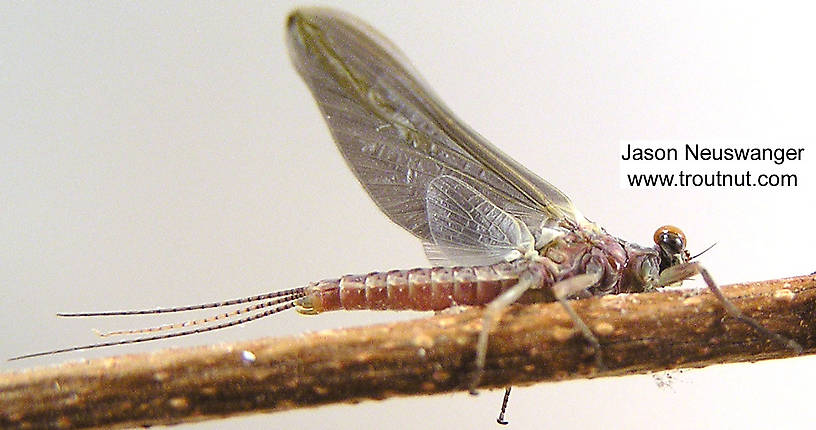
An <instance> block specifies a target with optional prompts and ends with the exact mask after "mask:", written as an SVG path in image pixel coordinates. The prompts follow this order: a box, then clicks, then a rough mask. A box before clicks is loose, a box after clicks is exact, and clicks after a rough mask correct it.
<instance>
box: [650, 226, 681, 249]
mask: <svg viewBox="0 0 816 430" xmlns="http://www.w3.org/2000/svg"><path fill="white" fill-rule="evenodd" d="M654 242H655V244H656V245H662V244H666V243H668V242H673V243H674V244H676V245H679V246H680V249H684V248H685V247H686V235H685V234H684V233H683V230H680V229H679V228H677V227H675V226H673V225H664V226H662V227H660V228H658V229H657V230H655V234H654ZM678 242H679V243H678Z"/></svg>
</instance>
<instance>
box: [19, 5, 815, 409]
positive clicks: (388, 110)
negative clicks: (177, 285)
mask: <svg viewBox="0 0 816 430" xmlns="http://www.w3.org/2000/svg"><path fill="white" fill-rule="evenodd" d="M287 43H288V47H289V52H290V57H291V60H292V62H293V64H294V66H295V68H296V69H297V71H298V73H299V74H300V75H301V77H302V78H303V80H304V81H305V82H306V84H307V86H308V87H309V89H310V90H311V92H312V95H313V96H314V99H315V100H316V102H317V104H318V106H319V108H320V110H321V112H322V114H323V117H324V119H325V120H326V122H327V124H328V126H329V129H330V131H331V134H332V136H333V138H334V140H335V143H336V144H337V147H338V149H339V150H340V153H341V154H342V155H343V157H344V158H345V160H346V162H347V164H348V166H349V168H350V169H351V170H352V171H353V172H354V174H355V176H356V177H357V179H358V180H359V182H360V183H361V184H362V186H363V188H364V189H365V190H366V192H367V193H368V194H369V196H370V197H371V198H372V199H373V200H374V202H375V203H376V204H377V206H378V207H379V208H380V210H381V211H382V212H383V213H385V214H386V215H387V216H388V217H389V218H390V219H391V220H392V221H393V222H394V223H396V224H398V225H400V226H402V227H403V228H405V229H406V230H408V231H409V232H411V233H412V234H413V235H414V236H416V237H417V238H418V239H420V240H421V241H422V243H423V245H424V247H425V252H426V255H427V256H428V258H429V260H430V261H431V263H432V266H433V267H429V268H419V269H411V270H392V271H388V272H373V273H368V274H360V275H346V276H342V277H339V278H336V279H329V280H323V281H319V282H313V283H310V284H308V285H305V286H301V287H296V288H291V289H288V290H282V291H275V292H272V293H267V294H261V295H257V296H253V297H246V298H241V299H235V300H230V301H224V302H216V303H208V304H201V305H193V306H185V307H174V308H165V309H151V310H136V311H115V312H89V313H68V314H61V315H62V316H103V315H134V314H155V313H170V312H180V311H185V310H194V309H206V308H216V307H223V306H228V305H242V304H243V305H244V307H241V308H239V309H237V310H233V311H230V312H225V313H222V314H219V315H216V316H213V317H210V318H204V319H201V320H195V321H186V322H183V323H177V324H168V325H164V326H157V327H151V328H146V329H137V330H127V331H118V332H112V333H107V334H105V335H139V334H141V335H143V337H135V338H131V339H126V340H116V341H111V342H105V343H97V344H93V345H84V346H77V347H70V348H65V349H59V350H54V351H48V352H41V353H34V354H28V355H24V356H21V357H16V358H27V357H33V356H41V355H48V354H54V353H61V352H68V351H78V350H85V349H90V348H96V347H102V346H112V345H122V344H128V343H136V342H144V341H149V340H157V339H166V338H170V337H176V336H183V335H188V334H193V333H199V332H202V331H208V330H213V329H218V328H224V327H229V326H234V325H238V324H242V323H245V322H249V321H252V320H257V319H260V318H263V317H266V316H269V315H272V314H276V313H279V312H282V311H284V310H288V309H297V310H298V311H300V312H303V313H321V312H326V311H332V310H341V309H346V310H354V309H381V310H399V309H414V310H426V311H429V310H441V309H445V308H448V307H452V306H458V305H479V306H485V310H484V313H483V317H482V329H481V331H480V333H479V335H478V338H476V339H474V347H475V353H474V354H475V357H474V365H473V373H472V379H471V380H470V382H469V385H468V388H469V389H470V390H471V391H472V392H475V390H476V389H477V388H478V387H479V384H480V379H481V376H482V373H483V369H484V366H485V360H486V356H487V353H488V352H489V350H490V347H489V340H490V336H489V335H490V332H491V329H492V328H493V327H494V326H495V324H497V323H498V322H499V320H500V317H501V315H502V313H503V312H504V310H505V309H506V308H507V307H508V306H509V305H511V304H513V303H515V302H517V301H519V300H520V299H522V298H523V297H524V296H526V295H527V296H528V295H529V294H530V293H531V292H536V293H538V294H537V295H536V297H539V298H540V299H543V300H549V301H554V302H558V303H560V304H561V305H562V307H563V309H564V310H565V311H566V312H567V313H568V314H569V316H570V318H571V319H572V322H573V324H574V326H575V328H576V333H579V335H580V336H582V337H583V338H584V339H585V340H586V342H587V343H588V344H589V345H590V346H591V347H592V348H593V349H594V355H593V360H594V362H595V365H596V366H597V367H598V368H603V367H604V362H603V349H602V345H601V343H600V342H599V340H598V338H597V337H596V335H595V334H594V333H593V331H592V330H591V329H590V328H589V326H588V325H587V324H586V323H585V322H584V321H583V319H582V318H581V316H580V315H579V314H578V313H576V312H575V310H574V309H573V307H572V306H571V305H570V299H574V298H580V297H587V296H593V295H605V294H618V293H637V292H645V291H651V290H654V289H656V288H659V287H664V286H668V285H672V284H676V283H679V282H681V281H683V280H685V279H688V278H689V277H691V276H694V275H697V274H699V275H701V276H702V278H703V280H704V281H705V283H706V285H707V287H708V288H709V289H710V290H711V292H712V293H713V294H715V295H716V296H717V298H718V299H719V300H720V302H721V303H722V305H723V307H724V308H725V310H726V311H727V313H728V315H730V316H731V317H733V318H736V319H739V320H740V321H742V322H744V323H746V324H748V325H750V326H751V327H753V328H754V329H755V330H756V331H757V332H758V333H760V334H761V335H762V336H764V337H766V338H767V339H768V340H770V341H774V342H778V343H780V344H782V345H784V346H786V347H788V348H790V349H793V350H795V351H801V347H800V346H799V344H797V343H796V342H795V341H793V340H791V339H788V338H785V337H783V336H781V335H779V334H777V333H774V332H771V331H769V330H768V329H766V328H765V327H763V326H762V325H760V324H759V323H758V322H757V321H755V320H754V319H752V318H751V317H749V316H747V315H744V314H742V312H741V311H740V310H739V309H738V308H736V307H735V306H734V305H733V304H732V303H731V302H729V301H728V300H727V299H726V298H725V297H724V296H723V295H722V293H721V292H720V290H719V288H718V287H717V285H716V283H715V282H714V281H713V279H712V278H711V276H710V274H709V273H708V271H707V270H705V268H703V266H701V265H700V264H699V263H698V262H696V261H693V258H692V257H690V256H689V253H688V252H687V250H686V245H687V243H686V238H685V235H684V234H683V233H682V231H680V230H679V229H678V228H676V227H673V226H663V227H660V228H658V229H657V231H656V232H655V235H654V244H652V245H650V246H640V245H636V244H634V243H630V242H627V241H624V240H622V239H619V238H616V237H614V236H612V235H610V234H608V233H607V232H606V231H605V230H604V229H603V228H601V227H600V226H598V225H596V224H594V223H593V222H591V221H589V220H588V219H587V218H585V217H584V216H583V215H582V214H581V213H580V212H579V211H578V210H577V209H576V208H575V207H574V206H573V204H572V202H571V201H570V200H569V198H568V197H567V196H566V195H564V194H563V193H562V192H561V191H559V190H558V189H557V188H556V187H555V186H553V185H551V184H549V183H548V182H546V181H545V180H543V179H541V178H540V177H538V176H537V175H536V174H534V173H533V172H532V171H530V170H528V169H527V168H525V167H524V166H522V165H521V164H519V163H518V162H516V161H515V160H513V159H511V158H510V157H508V156H507V155H505V154H504V153H503V152H501V151H500V150H499V149H498V148H496V147H495V146H493V145H492V144H491V143H489V142H488V141H486V140H485V139H484V138H483V137H481V136H480V135H479V134H477V133H476V132H474V131H472V130H471V129H470V128H469V127H467V126H466V125H464V124H463V123H462V122H461V121H459V120H458V119H457V118H456V117H455V116H454V115H453V114H452V113H451V112H450V111H449V110H448V109H447V108H446V107H445V106H444V105H443V104H442V102H440V101H439V100H438V99H437V98H435V97H434V95H433V93H432V92H431V91H430V90H429V89H428V87H427V86H426V85H425V83H424V82H423V81H422V79H421V78H419V75H418V73H416V72H415V71H414V70H413V69H412V67H411V66H410V64H409V62H408V61H407V60H406V59H405V58H404V56H403V54H402V53H401V52H400V51H399V49H398V48H396V47H395V46H394V45H392V44H391V43H390V42H389V41H388V40H387V39H386V38H385V37H384V36H382V35H380V34H379V33H377V32H376V31H374V30H373V29H372V28H371V27H370V26H368V25H366V24H364V23H362V22H360V21H359V20H357V19H356V18H354V17H351V16H349V15H346V14H343V13H341V12H337V11H333V10H328V9H304V10H298V11H295V12H293V13H292V14H291V15H290V17H289V19H288V22H287ZM190 326H196V327H194V328H190ZM153 332H156V334H152V335H151V334H148V335H146V336H144V335H145V334H147V333H153ZM508 394H509V391H508ZM506 401H507V397H505V404H506ZM502 414H503V413H502ZM502 416H503V415H502Z"/></svg>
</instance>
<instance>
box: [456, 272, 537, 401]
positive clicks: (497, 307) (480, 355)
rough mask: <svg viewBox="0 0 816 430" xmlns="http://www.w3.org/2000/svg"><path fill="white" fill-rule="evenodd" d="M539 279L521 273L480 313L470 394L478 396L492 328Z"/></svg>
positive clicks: (532, 274)
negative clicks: (513, 282)
mask: <svg viewBox="0 0 816 430" xmlns="http://www.w3.org/2000/svg"><path fill="white" fill-rule="evenodd" d="M540 278H541V275H539V274H536V273H534V272H532V271H530V270H527V271H524V272H522V273H521V275H519V280H518V283H516V285H513V286H512V287H510V288H508V289H507V290H506V291H504V292H503V293H501V295H499V296H498V297H496V298H495V299H493V301H491V302H490V303H489V304H488V305H487V306H486V307H485V310H484V313H482V329H481V331H480V332H479V339H478V340H477V341H476V369H475V370H474V371H473V378H472V379H471V381H470V394H474V395H475V394H478V393H477V391H476V387H478V386H479V382H480V381H481V380H482V374H483V373H484V367H485V362H486V360H487V338H488V336H489V335H490V331H491V330H492V329H493V326H494V325H496V323H497V322H498V321H499V319H500V318H501V316H502V314H503V313H504V311H505V310H506V309H507V306H509V305H511V304H513V303H515V302H516V300H518V299H519V298H520V297H521V296H522V294H524V292H525V291H527V290H529V289H530V287H532V286H534V285H536V284H537V283H538V282H539V280H540Z"/></svg>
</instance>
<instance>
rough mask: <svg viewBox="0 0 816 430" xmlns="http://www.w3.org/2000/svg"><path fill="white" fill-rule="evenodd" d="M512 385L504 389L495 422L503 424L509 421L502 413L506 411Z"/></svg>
mask: <svg viewBox="0 0 816 430" xmlns="http://www.w3.org/2000/svg"><path fill="white" fill-rule="evenodd" d="M511 388H513V387H507V388H505V389H504V398H503V399H502V405H501V411H500V412H499V417H498V418H496V422H497V423H499V424H501V425H503V426H505V425H507V424H508V423H509V421H507V420H505V419H504V413H505V412H507V403H508V402H509V401H510V389H511Z"/></svg>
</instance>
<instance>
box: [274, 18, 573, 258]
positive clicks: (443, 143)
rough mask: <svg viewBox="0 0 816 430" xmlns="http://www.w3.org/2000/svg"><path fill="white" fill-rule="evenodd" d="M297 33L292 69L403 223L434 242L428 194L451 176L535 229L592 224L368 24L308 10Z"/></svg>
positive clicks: (368, 184)
mask: <svg viewBox="0 0 816 430" xmlns="http://www.w3.org/2000/svg"><path fill="white" fill-rule="evenodd" d="M287 28H288V31H287V43H288V45H289V52H290V57H291V59H292V62H293V63H294V65H295V68H296V69H297V71H298V73H299V74H300V75H301V77H302V78H303V79H304V81H305V82H306V84H307V85H308V87H309V89H310V90H311V92H312V94H313V96H314V98H315V100H316V101H317V104H318V106H319V108H320V110H321V112H322V113H323V116H324V118H325V119H326V121H327V123H328V125H329V129H330V131H331V133H332V136H333V137H334V140H335V142H336V143H337V146H338V148H339V149H340V152H341V153H342V154H343V156H344V158H345V160H346V162H347V164H348V166H349V167H350V168H351V170H352V171H353V172H354V174H355V176H356V177H357V179H358V180H359V181H360V183H361V184H362V185H363V187H364V188H365V190H366V191H367V192H368V194H369V195H370V196H371V198H372V199H373V200H374V202H375V203H376V204H377V206H378V207H379V208H380V209H381V210H382V211H383V213H385V214H386V215H387V216H388V217H389V218H390V219H391V220H392V221H394V222H395V223H397V224H398V225H400V226H402V227H403V228H405V229H406V230H408V231H410V232H411V233H413V234H414V235H415V236H417V237H419V238H420V239H422V240H423V241H425V242H434V239H433V237H432V235H431V231H430V228H429V224H428V223H429V221H428V214H427V208H426V193H427V190H428V186H429V184H430V183H431V181H433V180H434V179H435V178H437V177H439V176H443V175H447V176H452V177H455V178H458V179H461V180H462V181H463V182H465V183H467V184H469V185H470V186H472V187H473V188H474V189H475V190H476V191H477V192H478V193H480V194H482V195H484V196H485V197H486V198H487V199H488V200H490V202H492V203H494V204H495V205H496V206H498V207H499V208H501V209H502V210H504V211H506V212H507V213H509V214H512V215H513V216H516V217H518V218H519V219H520V220H522V221H523V222H524V223H525V224H526V225H527V226H529V227H530V229H531V230H533V229H538V228H539V227H540V226H542V225H548V226H553V227H554V226H561V227H574V226H577V225H582V224H585V223H588V221H586V220H585V219H584V217H583V216H582V215H581V214H580V213H579V212H578V211H577V210H576V209H575V208H574V207H573V205H572V203H571V202H570V200H569V199H568V198H567V197H566V196H565V195H564V194H563V193H562V192H561V191H559V190H558V189H557V188H556V187H554V186H553V185H551V184H549V183H547V182H546V181H544V180H543V179H541V178H539V177H538V176H536V175H535V174H534V173H532V172H531V171H529V170H528V169H526V168H525V167H524V166H522V165H521V164H519V163H518V162H516V161H515V160H513V159H512V158H510V157H509V156H507V155H505V154H504V153H503V152H501V151H500V150H499V149H497V148H496V147H494V146H493V145H492V144H490V143H489V142H487V140H485V139H484V138H482V137H481V136H479V135H478V134H477V133H476V132H474V131H472V130H471V129H469V128H468V127H467V126H466V125H464V124H463V123H462V122H460V121H459V120H458V119H457V118H456V117H454V116H453V114H452V113H450V112H449V110H448V109H447V108H446V107H445V106H444V105H443V104H442V103H441V102H440V101H438V99H437V98H436V97H435V96H434V95H433V94H432V92H431V91H430V90H429V89H427V86H426V85H424V84H423V82H422V80H421V79H420V78H419V77H418V74H417V73H416V72H415V71H414V70H413V69H412V67H411V66H410V65H409V63H408V61H407V60H406V59H405V57H404V55H403V54H402V53H401V52H400V51H399V49H397V48H396V47H395V46H394V45H393V44H392V43H391V42H389V41H388V40H387V39H386V38H385V37H384V36H382V35H380V34H379V33H377V32H376V30H374V29H373V28H371V27H370V26H368V25H367V24H365V23H363V22H362V21H360V20H359V19H356V18H354V17H352V16H349V15H347V14H344V13H342V12H338V11H334V10H331V9H301V10H297V11H295V12H293V13H292V14H291V15H290V16H289V19H288V23H287Z"/></svg>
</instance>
